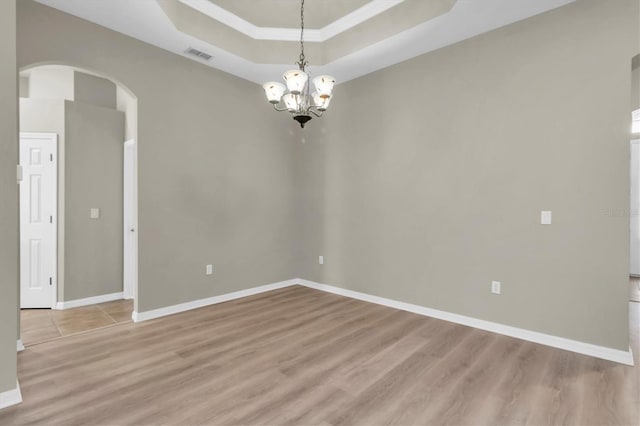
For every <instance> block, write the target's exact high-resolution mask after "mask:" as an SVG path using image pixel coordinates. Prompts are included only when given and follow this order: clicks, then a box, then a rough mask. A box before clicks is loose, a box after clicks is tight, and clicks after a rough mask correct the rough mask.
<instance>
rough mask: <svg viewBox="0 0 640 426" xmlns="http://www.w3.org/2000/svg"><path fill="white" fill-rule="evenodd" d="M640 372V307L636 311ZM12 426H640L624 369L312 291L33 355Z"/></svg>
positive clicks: (59, 344) (276, 294) (60, 342)
mask: <svg viewBox="0 0 640 426" xmlns="http://www.w3.org/2000/svg"><path fill="white" fill-rule="evenodd" d="M629 305H630V308H631V312H632V318H631V321H632V324H633V328H632V330H631V333H632V344H633V347H634V352H635V356H636V363H638V361H639V360H638V353H639V352H640V351H639V350H638V349H639V348H640V344H639V342H638V333H639V330H638V324H640V312H639V309H638V308H639V307H640V304H638V303H630V304H629ZM18 364H19V365H18V370H19V379H20V385H21V388H22V395H23V398H24V402H23V403H22V404H20V405H17V406H14V407H10V408H8V409H5V410H3V411H0V424H1V425H23V424H37V425H259V424H261V425H324V426H329V425H336V426H337V425H391V424H397V425H410V424H413V425H444V424H447V425H547V424H549V425H551V424H553V425H556V424H558V425H559V424H562V425H636V424H640V413H639V408H640V389H639V383H640V374H639V373H638V370H639V369H638V368H633V367H627V366H623V365H620V364H616V363H613V362H608V361H603V360H599V359H595V358H591V357H587V356H583V355H579V354H574V353H571V352H566V351H562V350H559V349H553V348H549V347H545V346H542V345H537V344H534V343H530V342H526V341H522V340H518V339H514V338H510V337H506V336H501V335H498V334H493V333H489V332H485V331H481V330H477V329H473V328H469V327H465V326H461V325H456V324H452V323H448V322H445V321H440V320H436V319H432V318H427V317H423V316H419V315H416V314H412V313H408V312H403V311H398V310H395V309H391V308H387V307H383V306H378V305H374V304H370V303H366V302H362V301H357V300H353V299H348V298H345V297H341V296H337V295H333V294H329V293H324V292H320V291H316V290H312V289H308V288H304V287H300V286H295V287H289V288H285V289H281V290H276V291H272V292H269V293H263V294H260V295H255V296H251V297H247V298H243V299H238V300H234V301H230V302H226V303H222V304H219V305H214V306H210V307H206V308H201V309H197V310H193V311H189V312H185V313H182V314H178V315H173V316H170V317H164V318H159V319H156V320H153V321H147V322H142V323H139V324H134V323H125V324H121V325H116V326H112V327H108V328H103V329H99V330H96V331H92V332H89V333H83V334H77V335H73V336H69V337H64V338H60V339H57V340H52V341H49V342H45V343H41V344H38V345H34V346H31V347H28V348H27V350H25V351H24V352H22V353H20V354H19V355H18Z"/></svg>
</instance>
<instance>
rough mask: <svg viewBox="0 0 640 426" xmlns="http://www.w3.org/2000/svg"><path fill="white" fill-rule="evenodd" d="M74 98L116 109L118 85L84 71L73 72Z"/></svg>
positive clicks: (78, 100)
mask: <svg viewBox="0 0 640 426" xmlns="http://www.w3.org/2000/svg"><path fill="white" fill-rule="evenodd" d="M73 94H74V97H73V100H74V101H77V102H85V103H88V104H93V105H99V106H103V107H105V108H111V109H116V85H115V84H113V82H111V81H109V80H106V79H104V78H100V77H96V76H94V75H89V74H85V73H83V72H77V71H76V72H74V73H73Z"/></svg>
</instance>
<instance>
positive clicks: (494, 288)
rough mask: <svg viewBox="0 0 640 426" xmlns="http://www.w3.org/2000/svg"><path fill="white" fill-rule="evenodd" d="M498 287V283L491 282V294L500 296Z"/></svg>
mask: <svg viewBox="0 0 640 426" xmlns="http://www.w3.org/2000/svg"><path fill="white" fill-rule="evenodd" d="M500 286H501V284H500V281H491V293H493V294H500V292H501V291H502V289H501V288H500Z"/></svg>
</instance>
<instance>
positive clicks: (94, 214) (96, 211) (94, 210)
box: [90, 207, 100, 219]
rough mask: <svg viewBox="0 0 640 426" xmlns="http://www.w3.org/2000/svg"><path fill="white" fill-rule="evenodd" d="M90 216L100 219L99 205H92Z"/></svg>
mask: <svg viewBox="0 0 640 426" xmlns="http://www.w3.org/2000/svg"><path fill="white" fill-rule="evenodd" d="M90 217H91V219H99V218H100V209H99V208H97V207H92V208H91V213H90Z"/></svg>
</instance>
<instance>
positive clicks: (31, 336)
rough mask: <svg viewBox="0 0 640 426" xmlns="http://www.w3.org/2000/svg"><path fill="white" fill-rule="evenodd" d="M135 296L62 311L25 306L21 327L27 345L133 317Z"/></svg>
mask: <svg viewBox="0 0 640 426" xmlns="http://www.w3.org/2000/svg"><path fill="white" fill-rule="evenodd" d="M132 312H133V300H116V301H114V302H107V303H100V304H98V305H91V306H82V307H80V308H73V309H65V310H61V311H57V310H52V309H22V310H21V311H20V327H21V333H20V334H21V337H22V343H23V344H24V345H25V346H29V345H33V344H36V343H41V342H45V341H47V340H51V339H57V338H59V337H62V336H69V335H72V334H77V333H84V332H86V331H90V330H95V329H98V328H103V327H108V326H111V325H114V324H120V323H124V322H129V321H131V313H132Z"/></svg>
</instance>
